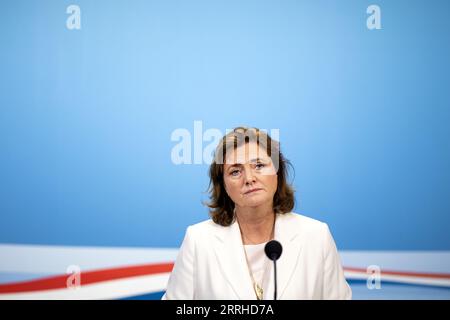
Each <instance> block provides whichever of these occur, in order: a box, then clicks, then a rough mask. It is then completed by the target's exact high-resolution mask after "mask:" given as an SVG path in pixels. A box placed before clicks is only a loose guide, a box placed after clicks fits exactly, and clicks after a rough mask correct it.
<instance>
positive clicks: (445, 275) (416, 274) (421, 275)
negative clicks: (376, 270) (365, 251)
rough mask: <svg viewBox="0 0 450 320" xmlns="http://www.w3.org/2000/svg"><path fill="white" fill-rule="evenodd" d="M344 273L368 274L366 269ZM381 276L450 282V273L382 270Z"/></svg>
mask: <svg viewBox="0 0 450 320" xmlns="http://www.w3.org/2000/svg"><path fill="white" fill-rule="evenodd" d="M344 271H348V272H358V273H366V274H367V270H366V269H360V268H344ZM380 271H381V275H383V274H385V275H390V276H403V277H417V278H431V279H442V280H450V273H421V272H404V271H391V270H383V269H381V270H380Z"/></svg>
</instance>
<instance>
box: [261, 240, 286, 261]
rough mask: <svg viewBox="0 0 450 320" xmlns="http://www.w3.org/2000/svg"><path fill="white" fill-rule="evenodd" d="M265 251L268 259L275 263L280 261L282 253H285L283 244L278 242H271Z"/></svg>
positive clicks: (267, 244)
mask: <svg viewBox="0 0 450 320" xmlns="http://www.w3.org/2000/svg"><path fill="white" fill-rule="evenodd" d="M264 251H265V252H266V255H267V257H268V258H269V259H270V260H274V261H275V260H278V258H280V256H281V253H282V252H283V247H282V246H281V243H279V242H278V241H277V240H271V241H269V242H267V243H266V246H265V247H264Z"/></svg>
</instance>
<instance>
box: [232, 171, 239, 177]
mask: <svg viewBox="0 0 450 320" xmlns="http://www.w3.org/2000/svg"><path fill="white" fill-rule="evenodd" d="M238 173H239V170H233V171H231V172H230V175H232V176H237V175H238Z"/></svg>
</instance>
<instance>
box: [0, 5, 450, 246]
mask: <svg viewBox="0 0 450 320" xmlns="http://www.w3.org/2000/svg"><path fill="white" fill-rule="evenodd" d="M70 4H77V5H79V6H80V8H81V30H69V29H67V28H66V20H67V18H68V17H69V15H68V14H67V13H66V8H67V7H68V6H69V5H70ZM371 4H377V5H379V6H380V8H381V25H382V29H381V30H369V29H368V28H367V27H366V19H367V18H368V17H369V15H368V14H367V13H366V9H367V7H368V6H369V5H371ZM449 12H450V2H448V1H433V2H429V1H376V2H375V3H374V2H373V1H361V0H359V1H356V0H355V1H285V0H283V1H275V0H272V1H261V0H258V1H256V0H254V1H247V0H245V1H244V0H239V1H216V0H214V1H211V0H208V1H206V0H205V1H197V0H190V1H173V0H168V1H136V0H134V1H99V0H96V1H3V2H2V6H1V10H0V37H1V39H2V46H1V50H0V156H1V157H0V181H1V183H0V199H1V201H0V221H1V223H0V243H23V244H57V245H89V246H139V247H144V246H145V247H147V246H149V247H177V246H179V245H180V243H181V240H182V238H183V235H184V231H185V229H186V227H187V226H188V225H190V224H193V223H196V222H199V221H202V220H204V219H207V218H208V213H207V208H206V207H205V206H203V205H202V203H201V202H202V201H205V200H207V199H208V195H207V193H206V189H207V187H208V183H209V180H208V176H207V170H208V165H207V164H201V165H194V164H193V165H175V164H173V162H172V161H171V150H172V148H173V147H174V146H175V145H176V144H177V142H174V141H171V139H170V137H171V134H172V132H173V131H174V130H176V129H178V128H186V129H187V130H189V131H190V132H191V135H192V136H193V134H194V132H193V131H194V130H193V126H194V121H196V120H198V121H202V125H203V131H205V130H207V129H210V128H217V129H219V130H220V131H222V132H223V133H225V130H226V129H230V128H233V127H235V126H239V125H249V126H256V127H260V128H265V129H272V128H277V129H280V139H281V143H282V149H283V151H284V153H285V155H286V157H287V158H288V159H290V160H291V162H292V164H293V166H294V168H295V176H293V179H292V182H293V185H294V186H295V189H296V190H297V192H296V196H297V204H296V208H295V211H296V212H299V213H302V214H304V215H307V216H310V217H313V218H316V219H320V220H322V221H325V222H327V223H328V224H329V225H330V228H331V230H332V233H333V235H334V237H335V240H336V242H337V245H338V247H339V249H345V250H394V249H395V250H449V249H450V233H449V232H448V227H449V224H450V216H449V212H450V199H449V198H450V197H449V195H450V170H449V164H450V142H449V136H450V126H449V120H450V105H449V102H450V87H449V75H450V61H449V56H450V42H449V41H448V39H449V36H450V19H448V14H449ZM207 145H208V143H207V142H204V145H203V146H204V147H205V146H207Z"/></svg>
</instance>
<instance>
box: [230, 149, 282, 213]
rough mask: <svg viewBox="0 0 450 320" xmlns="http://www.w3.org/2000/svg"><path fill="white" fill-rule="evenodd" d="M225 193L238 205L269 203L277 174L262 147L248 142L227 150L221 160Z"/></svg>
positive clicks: (273, 191) (249, 205) (248, 205)
mask: <svg viewBox="0 0 450 320" xmlns="http://www.w3.org/2000/svg"><path fill="white" fill-rule="evenodd" d="M224 181H225V189H226V191H227V194H228V196H229V197H230V198H231V200H233V202H234V203H235V205H236V206H238V207H258V206H260V205H263V204H270V205H272V203H273V196H274V195H275V192H276V191H277V174H276V170H275V167H274V165H273V163H272V159H271V158H270V157H269V156H268V155H267V152H266V150H265V149H264V147H261V146H259V145H258V144H257V143H256V142H249V143H245V144H243V145H241V146H240V147H238V148H236V149H235V150H232V151H231V152H229V153H228V154H227V156H226V158H225V163H224Z"/></svg>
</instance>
